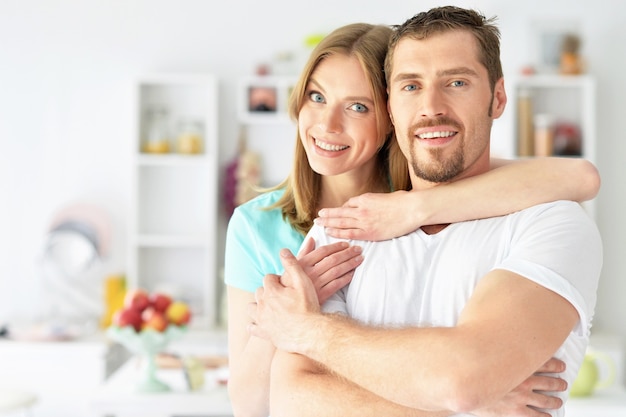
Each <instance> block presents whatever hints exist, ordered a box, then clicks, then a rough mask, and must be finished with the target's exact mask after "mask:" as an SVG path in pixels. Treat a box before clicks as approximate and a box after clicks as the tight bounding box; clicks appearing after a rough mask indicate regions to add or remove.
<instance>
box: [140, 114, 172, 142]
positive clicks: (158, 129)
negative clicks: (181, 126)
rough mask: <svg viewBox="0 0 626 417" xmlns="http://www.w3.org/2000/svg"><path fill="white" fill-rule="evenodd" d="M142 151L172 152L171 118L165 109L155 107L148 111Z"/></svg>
mask: <svg viewBox="0 0 626 417" xmlns="http://www.w3.org/2000/svg"><path fill="white" fill-rule="evenodd" d="M141 150H142V151H143V152H145V153H168V152H169V151H170V131H169V118H168V113H167V110H166V109H165V108H162V107H155V108H152V109H149V110H148V111H147V114H146V126H145V133H144V139H143V143H142V146H141Z"/></svg>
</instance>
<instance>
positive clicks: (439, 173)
mask: <svg viewBox="0 0 626 417" xmlns="http://www.w3.org/2000/svg"><path fill="white" fill-rule="evenodd" d="M429 152H430V155H431V158H432V159H433V160H434V162H424V161H421V162H420V158H419V157H418V156H417V155H416V152H415V148H411V161H410V165H411V169H412V170H413V173H414V174H415V175H416V176H417V177H418V178H421V179H423V180H426V181H428V182H434V183H442V182H448V181H451V180H452V179H454V178H455V177H456V176H457V175H459V174H460V173H461V172H463V167H464V165H465V157H464V154H463V146H460V147H458V148H457V149H456V150H455V151H454V154H453V155H452V157H450V158H448V159H443V158H442V153H443V150H442V149H431V150H430V151H429Z"/></svg>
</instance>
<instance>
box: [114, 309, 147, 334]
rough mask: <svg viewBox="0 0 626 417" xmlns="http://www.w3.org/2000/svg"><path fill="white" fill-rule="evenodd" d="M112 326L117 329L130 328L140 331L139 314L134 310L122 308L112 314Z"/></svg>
mask: <svg viewBox="0 0 626 417" xmlns="http://www.w3.org/2000/svg"><path fill="white" fill-rule="evenodd" d="M112 320H113V324H114V325H116V326H119V327H125V326H132V327H134V328H135V330H136V331H140V330H141V323H142V320H141V313H140V312H139V311H137V310H135V309H134V308H122V309H121V310H117V311H116V312H115V313H114V314H113V318H112Z"/></svg>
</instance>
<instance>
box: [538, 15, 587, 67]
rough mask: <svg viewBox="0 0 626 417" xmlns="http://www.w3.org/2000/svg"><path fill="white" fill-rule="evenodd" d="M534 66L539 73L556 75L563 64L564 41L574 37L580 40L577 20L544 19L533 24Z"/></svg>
mask: <svg viewBox="0 0 626 417" xmlns="http://www.w3.org/2000/svg"><path fill="white" fill-rule="evenodd" d="M531 33H532V34H533V37H534V42H533V50H534V51H533V57H534V58H533V61H534V62H533V64H534V65H535V68H536V70H537V72H539V73H556V72H558V71H559V66H560V63H561V52H562V50H563V41H564V40H565V38H566V37H568V36H571V35H574V36H577V37H579V38H580V23H579V22H578V21H577V20H558V19H542V20H535V21H533V22H532V26H531Z"/></svg>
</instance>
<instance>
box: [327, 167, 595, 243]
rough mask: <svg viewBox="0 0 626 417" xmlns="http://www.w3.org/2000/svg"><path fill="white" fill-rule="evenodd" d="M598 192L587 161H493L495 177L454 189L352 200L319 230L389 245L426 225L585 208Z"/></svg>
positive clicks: (488, 175)
mask: <svg viewBox="0 0 626 417" xmlns="http://www.w3.org/2000/svg"><path fill="white" fill-rule="evenodd" d="M599 189H600V175H599V173H598V170H597V169H596V167H595V166H594V165H593V164H592V163H591V162H589V161H588V160H585V159H581V158H558V157H546V158H530V159H520V160H515V161H508V160H502V159H494V160H492V169H491V171H489V172H487V173H484V174H482V175H478V176H474V177H470V178H466V179H463V180H460V181H455V182H453V183H450V184H442V185H439V186H437V187H433V188H431V189H428V190H421V191H409V192H406V191H396V192H393V193H389V194H380V193H379V194H376V193H367V194H363V195H360V196H357V197H354V198H351V199H350V200H348V201H347V202H346V204H344V205H343V206H342V207H337V208H325V209H322V210H321V211H320V213H319V216H320V217H319V218H318V219H316V224H318V225H321V226H324V227H326V232H327V233H328V234H329V235H331V236H334V237H338V238H344V239H362V240H385V239H390V238H393V237H397V236H402V235H404V234H407V233H409V232H412V231H414V230H416V229H418V228H419V227H421V226H424V225H430V224H442V223H454V222H459V221H464V220H472V219H480V218H486V217H493V216H501V215H504V214H509V213H513V212H515V211H519V210H522V209H525V208H527V207H530V206H533V205H536V204H541V203H546V202H550V201H556V200H573V201H578V202H582V201H586V200H590V199H592V198H594V197H595V196H596V195H597V193H598V190H599Z"/></svg>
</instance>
